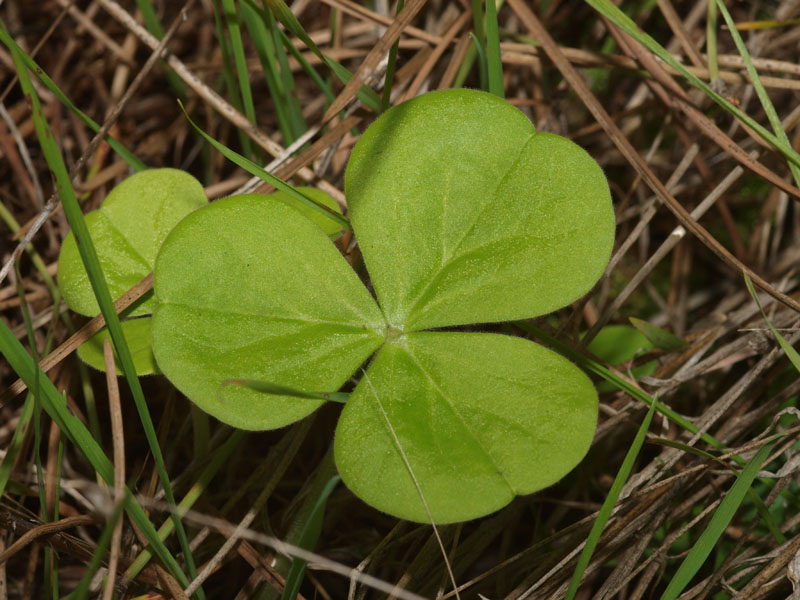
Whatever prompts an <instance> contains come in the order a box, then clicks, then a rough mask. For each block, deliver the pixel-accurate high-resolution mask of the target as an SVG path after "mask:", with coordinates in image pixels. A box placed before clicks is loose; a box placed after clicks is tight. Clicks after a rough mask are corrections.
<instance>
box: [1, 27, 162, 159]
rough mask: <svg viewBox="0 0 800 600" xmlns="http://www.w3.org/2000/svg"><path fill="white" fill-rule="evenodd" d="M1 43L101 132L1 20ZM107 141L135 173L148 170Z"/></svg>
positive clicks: (127, 153) (85, 122) (66, 104)
mask: <svg viewBox="0 0 800 600" xmlns="http://www.w3.org/2000/svg"><path fill="white" fill-rule="evenodd" d="M0 41H2V42H3V43H4V44H5V45H6V46H7V47H8V49H9V50H12V51H16V52H17V53H18V54H19V56H20V58H21V59H22V61H23V62H24V63H25V66H26V67H27V68H28V69H29V70H30V72H31V73H33V74H34V75H35V76H36V78H37V79H38V80H39V81H41V82H42V84H43V85H44V86H45V87H46V88H47V89H48V90H50V91H51V92H53V94H55V96H56V97H57V98H58V99H59V100H60V101H61V103H62V104H63V105H64V106H66V107H67V108H68V109H69V110H71V111H72V112H73V113H74V114H75V115H76V116H77V117H78V118H79V119H80V120H81V121H83V123H84V124H85V125H86V126H87V127H89V129H91V130H92V131H94V132H95V133H97V132H98V131H100V125H98V124H97V123H96V122H95V121H94V120H92V119H91V118H90V117H89V116H87V115H86V114H85V113H84V112H83V111H81V110H80V109H79V108H78V107H77V106H75V105H74V104H73V103H72V101H70V99H69V98H67V96H66V94H64V92H62V91H61V89H60V88H59V87H58V86H57V85H56V84H55V82H54V81H53V80H52V79H50V77H49V76H48V75H47V73H45V72H44V70H43V69H42V68H41V67H40V66H39V65H38V64H36V62H35V61H34V60H33V59H32V58H31V57H30V56H28V54H27V53H26V52H25V51H24V50H22V48H20V47H19V46H18V45H17V43H16V42H15V41H14V39H13V38H12V37H11V36H10V35H9V34H8V31H6V28H5V24H3V22H2V20H0ZM105 141H106V142H108V145H109V146H111V149H112V150H114V152H116V153H117V154H118V155H119V157H120V158H121V159H122V160H124V161H125V162H126V163H128V165H129V166H130V167H131V168H132V169H133V170H134V171H143V170H144V169H146V168H147V166H146V165H145V164H144V163H143V162H142V161H141V160H139V159H138V158H137V157H136V156H135V155H134V154H133V152H131V151H130V150H128V149H127V148H125V146H123V145H122V144H121V143H120V142H119V141H118V140H116V139H114V138H113V137H112V136H111V135H106V137H105Z"/></svg>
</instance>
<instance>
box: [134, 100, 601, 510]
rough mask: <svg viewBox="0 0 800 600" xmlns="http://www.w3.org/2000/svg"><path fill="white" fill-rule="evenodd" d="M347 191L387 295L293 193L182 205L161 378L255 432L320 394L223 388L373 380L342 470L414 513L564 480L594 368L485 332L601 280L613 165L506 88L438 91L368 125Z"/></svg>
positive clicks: (346, 418) (171, 249)
mask: <svg viewBox="0 0 800 600" xmlns="http://www.w3.org/2000/svg"><path fill="white" fill-rule="evenodd" d="M345 195H346V197H347V202H348V207H349V212H350V216H351V222H352V226H353V231H354V233H355V236H356V239H357V240H358V242H359V246H360V248H361V252H362V254H363V259H364V264H365V266H366V271H367V273H368V276H369V282H370V285H371V287H372V289H373V290H374V296H373V294H371V293H370V291H369V289H368V287H367V286H365V284H364V283H363V282H362V281H361V279H360V278H359V276H358V275H357V274H356V272H355V271H354V270H353V269H352V268H351V267H350V265H349V264H348V263H347V262H346V261H345V259H344V257H343V256H342V255H341V253H340V252H339V251H338V249H337V248H336V247H335V246H334V244H333V243H332V242H331V239H330V237H329V233H330V232H326V231H323V229H321V228H320V223H317V222H314V221H313V220H312V219H309V218H308V216H307V215H306V214H304V213H302V212H301V211H299V210H297V209H295V208H294V207H293V206H292V205H291V204H290V203H289V202H288V201H281V200H280V199H279V200H278V201H276V199H275V198H269V197H266V196H261V195H254V194H249V195H240V196H233V197H229V198H224V199H222V200H219V201H216V202H214V203H212V204H209V205H206V206H203V207H202V208H199V209H198V210H195V211H193V212H190V213H189V214H188V215H187V216H185V218H183V219H182V220H181V221H180V222H179V223H178V224H177V225H176V226H175V227H174V229H172V231H171V232H170V233H169V235H168V236H167V237H166V239H165V240H164V242H163V244H162V245H161V248H160V250H159V252H158V255H157V258H156V261H155V268H154V300H153V302H154V304H155V310H154V313H153V320H152V348H153V352H154V355H155V358H156V361H157V363H158V367H159V368H160V369H161V371H162V372H163V373H164V374H165V375H166V376H167V377H168V378H169V379H170V380H171V381H172V382H173V383H174V384H175V385H176V386H177V387H178V388H179V389H180V390H181V391H182V392H183V393H184V394H186V396H187V397H188V398H189V399H190V400H192V401H193V402H194V403H195V404H196V405H197V406H199V407H200V408H202V409H203V410H205V411H207V412H208V413H210V414H212V415H213V416H215V417H217V418H218V419H220V420H221V421H224V422H226V423H228V424H230V425H233V426H236V427H240V428H243V429H250V430H261V429H271V428H277V427H282V426H284V425H287V424H289V423H292V422H294V421H297V420H298V419H301V418H303V417H305V416H306V415H308V414H309V413H311V412H312V411H314V410H315V409H317V408H318V407H319V406H320V405H321V403H322V402H323V400H318V399H310V398H309V397H299V396H298V395H285V396H283V395H279V394H262V393H259V392H258V391H257V390H256V389H254V388H255V387H256V386H237V385H233V386H232V385H225V384H226V383H227V382H230V381H231V380H256V381H261V382H268V383H271V384H273V385H274V386H275V388H276V389H286V388H292V389H297V390H304V391H308V392H322V393H332V392H336V391H337V390H339V389H340V388H341V387H342V386H344V385H345V384H346V383H347V382H348V381H349V380H350V379H351V378H352V377H353V376H354V375H356V377H357V379H358V381H357V383H356V385H355V388H354V390H353V391H352V393H351V394H350V396H349V399H348V400H347V402H346V404H345V406H344V409H343V411H342V413H341V416H340V418H339V423H338V425H337V429H336V434H335V439H334V454H335V459H336V464H337V467H338V469H339V472H340V474H341V476H342V479H343V480H344V482H345V483H346V484H347V485H348V487H349V488H350V489H351V490H352V491H353V492H355V493H356V494H357V495H358V496H360V497H361V498H362V499H363V500H365V501H366V502H367V503H369V504H371V505H373V506H375V507H377V508H378V509H380V510H383V511H385V512H388V513H390V514H392V515H396V516H398V517H401V518H404V519H410V520H414V521H419V522H428V521H430V520H433V521H435V522H437V523H448V522H455V521H462V520H466V519H472V518H475V517H479V516H482V515H485V514H488V513H490V512H492V511H495V510H497V509H499V508H501V507H502V506H504V505H505V504H507V503H508V502H510V501H511V500H512V499H513V498H514V496H515V495H517V494H528V493H531V492H533V491H535V490H538V489H541V488H543V487H545V486H548V485H550V484H552V483H554V482H556V481H557V480H558V479H560V478H561V477H563V476H564V475H565V474H566V473H567V472H569V471H570V470H571V469H572V468H573V467H574V466H575V465H576V464H577V463H578V462H579V461H580V460H581V458H582V457H583V456H584V454H585V453H586V451H587V450H588V448H589V445H590V443H591V440H592V437H593V434H594V429H595V425H596V418H597V393H596V391H595V389H594V387H593V385H592V383H591V382H590V380H589V379H588V378H587V377H586V375H584V374H583V373H582V372H581V371H580V370H579V369H578V368H577V367H575V366H574V365H573V364H572V363H570V362H569V361H568V360H566V359H564V358H563V357H561V356H560V355H558V354H556V353H554V352H552V351H551V350H548V349H547V348H544V347H543V346H540V345H538V344H536V343H534V342H532V341H529V340H525V339H522V338H518V337H512V336H509V335H500V334H495V333H479V332H475V331H472V330H474V329H476V328H478V327H476V326H475V324H478V326H479V324H482V323H493V322H498V321H510V320H516V319H526V318H531V317H535V316H538V315H543V314H546V313H549V312H551V311H553V310H556V309H558V308H561V307H563V306H565V305H567V304H569V303H570V302H572V301H574V300H576V299H577V298H579V297H580V296H581V295H583V294H585V293H586V292H587V291H589V289H590V288H591V287H592V286H593V285H594V283H595V282H596V281H597V279H598V278H599V277H600V275H601V274H602V272H603V269H604V268H605V265H606V264H607V262H608V258H609V256H610V252H611V247H612V244H613V239H614V215H613V210H612V206H611V198H610V194H609V190H608V185H607V183H606V180H605V177H604V176H603V173H602V171H601V169H600V168H599V166H598V165H597V163H596V162H595V161H594V160H593V159H592V158H591V157H590V156H589V155H588V154H587V153H586V152H584V151H583V150H582V149H581V148H579V147H578V146H577V145H575V144H574V143H572V142H571V141H569V140H567V139H565V138H562V137H559V136H556V135H552V134H549V133H543V132H535V131H534V128H533V126H532V125H531V123H530V121H529V120H528V118H527V117H526V116H525V115H524V114H523V113H521V112H520V111H518V110H517V109H515V108H514V107H512V106H511V105H510V104H508V103H506V102H505V101H503V100H501V99H499V98H497V97H496V96H493V95H489V94H486V93H483V92H478V91H473V90H446V91H438V92H432V93H429V94H425V95H423V96H420V97H418V98H415V99H413V100H410V101H408V102H405V103H403V104H401V105H399V106H396V107H394V108H392V109H390V110H388V111H387V112H386V113H384V114H383V115H382V116H381V117H380V118H378V119H377V121H375V123H373V124H372V125H371V126H370V127H369V128H368V129H367V130H366V132H365V133H364V134H363V135H362V137H361V139H360V141H359V142H358V143H357V144H356V146H355V148H354V149H353V152H352V155H351V158H350V161H349V163H348V166H347V170H346V174H345ZM134 279H135V278H134ZM462 325H471V326H472V327H470V329H471V331H469V332H467V331H458V330H454V328H455V327H457V326H462ZM443 328H445V330H442V329H443ZM306 396H309V394H306Z"/></svg>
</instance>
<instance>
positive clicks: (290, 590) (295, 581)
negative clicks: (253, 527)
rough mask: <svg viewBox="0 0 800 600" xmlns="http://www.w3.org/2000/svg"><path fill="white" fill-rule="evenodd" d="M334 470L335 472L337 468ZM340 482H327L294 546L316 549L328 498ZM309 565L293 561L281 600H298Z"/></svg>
mask: <svg viewBox="0 0 800 600" xmlns="http://www.w3.org/2000/svg"><path fill="white" fill-rule="evenodd" d="M333 470H334V472H335V467H334V468H333ZM339 481H341V478H340V477H339V475H333V476H331V477H330V478H329V479H328V480H327V482H326V483H325V486H324V487H323V488H322V491H321V492H320V493H319V495H318V496H317V500H316V502H315V504H314V507H313V508H312V510H311V514H309V516H308V519H307V520H306V522H305V524H304V526H303V529H302V531H301V533H300V537H299V538H298V540H297V542H296V543H295V544H294V545H295V546H299V547H300V548H303V549H304V550H313V549H314V547H315V546H316V544H317V540H318V539H319V536H320V533H321V532H322V521H323V519H324V517H325V504H326V503H327V501H328V496H330V495H331V492H333V490H334V488H335V487H336V484H337V483H339ZM307 564H308V561H305V560H302V559H300V558H295V559H293V560H292V566H291V567H290V568H289V573H288V575H287V576H286V586H285V587H284V588H283V594H281V600H294V599H295V598H297V594H298V592H299V591H300V584H301V583H303V575H304V573H305V570H306V565H307Z"/></svg>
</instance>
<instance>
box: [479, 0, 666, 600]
mask: <svg viewBox="0 0 800 600" xmlns="http://www.w3.org/2000/svg"><path fill="white" fill-rule="evenodd" d="M489 1H490V2H491V0H489ZM655 407H656V403H655V402H653V403H652V404H651V405H650V408H649V409H648V411H647V414H646V415H645V417H644V420H643V421H642V424H641V425H640V426H639V431H637V432H636V437H634V438H633V443H632V444H631V447H630V448H628V453H627V454H626V455H625V460H623V461H622V466H620V468H619V471H617V476H616V477H615V478H614V483H613V484H611V489H610V490H609V491H608V495H607V496H606V499H605V500H604V501H603V506H601V507H600V511H599V512H598V513H597V518H595V520H594V524H593V525H592V529H591V531H590V532H589V536H588V537H587V538H586V545H585V546H584V547H583V550H582V551H581V555H580V557H579V558H578V564H577V565H575V572H574V573H573V574H572V579H571V580H570V582H569V588H568V589H567V594H566V596H565V599H566V600H573V598H575V594H576V593H577V592H578V586H580V583H581V578H582V577H583V573H584V571H585V570H586V567H588V566H589V562H590V561H591V559H592V554H593V553H594V550H595V548H596V547H597V543H598V542H599V541H600V536H601V535H603V529H605V526H606V523H608V519H609V518H610V517H611V512H612V511H613V510H614V505H615V504H616V503H617V500H618V499H619V495H620V493H621V492H622V488H623V486H624V485H625V483H626V482H627V481H628V477H630V474H631V471H632V470H633V463H634V462H635V461H636V457H637V456H639V450H641V449H642V445H643V444H644V440H645V437H646V436H647V430H648V429H649V428H650V422H651V421H652V420H653V411H654V410H655Z"/></svg>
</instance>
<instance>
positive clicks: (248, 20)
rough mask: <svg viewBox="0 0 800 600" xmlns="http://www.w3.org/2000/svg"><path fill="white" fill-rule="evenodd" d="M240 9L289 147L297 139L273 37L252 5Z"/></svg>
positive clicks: (245, 3)
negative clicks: (288, 108) (279, 70)
mask: <svg viewBox="0 0 800 600" xmlns="http://www.w3.org/2000/svg"><path fill="white" fill-rule="evenodd" d="M240 7H241V11H242V17H243V19H244V23H245V26H246V27H247V30H248V32H249V33H250V38H251V39H252V40H253V45H254V46H255V48H256V54H258V58H259V60H260V61H261V70H262V71H263V72H264V80H265V81H266V83H267V89H268V90H269V95H270V96H271V97H272V102H273V104H274V105H275V116H276V118H277V120H278V126H279V127H280V129H281V134H282V135H283V139H284V145H286V146H288V145H290V144H291V143H292V142H293V141H294V140H295V139H296V138H295V135H294V131H293V128H292V122H291V117H290V116H289V113H288V110H287V105H286V93H285V90H284V88H283V81H282V80H281V77H280V73H279V72H278V66H277V58H276V56H275V44H274V42H273V36H272V35H270V32H269V31H268V30H267V27H266V26H265V25H264V20H263V19H262V18H261V15H259V14H258V13H257V12H256V11H255V10H254V9H253V7H252V6H251V5H250V4H248V3H247V2H243V3H242V4H240Z"/></svg>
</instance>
